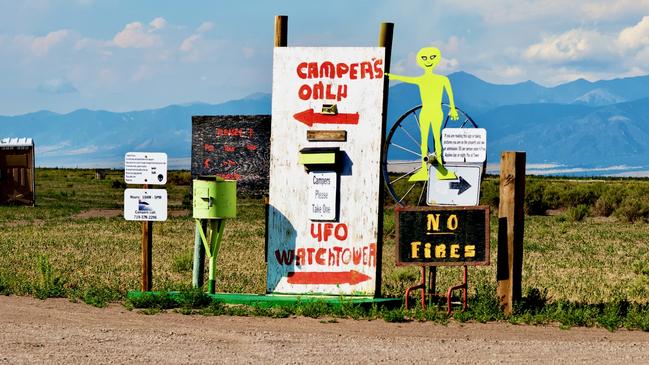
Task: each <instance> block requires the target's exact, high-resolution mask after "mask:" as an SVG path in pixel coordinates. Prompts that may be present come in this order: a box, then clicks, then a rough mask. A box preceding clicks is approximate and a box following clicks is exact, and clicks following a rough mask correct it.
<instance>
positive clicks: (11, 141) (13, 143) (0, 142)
mask: <svg viewBox="0 0 649 365" xmlns="http://www.w3.org/2000/svg"><path fill="white" fill-rule="evenodd" d="M33 145H34V141H33V140H32V139H31V138H2V139H0V147H31V146H33Z"/></svg>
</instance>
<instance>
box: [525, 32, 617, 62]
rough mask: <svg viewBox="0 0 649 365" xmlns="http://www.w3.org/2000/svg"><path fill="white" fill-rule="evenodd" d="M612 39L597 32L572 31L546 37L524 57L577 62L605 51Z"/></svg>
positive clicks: (532, 46)
mask: <svg viewBox="0 0 649 365" xmlns="http://www.w3.org/2000/svg"><path fill="white" fill-rule="evenodd" d="M609 42H610V39H609V38H608V37H606V36H604V35H602V34H600V33H598V32H597V31H593V30H584V29H571V30H569V31H567V32H565V33H562V34H559V35H552V36H549V37H544V38H543V41H541V42H540V43H536V44H533V45H531V46H529V47H528V48H527V49H526V50H525V52H524V53H523V57H525V58H526V59H529V60H542V61H550V62H565V61H577V60H581V59H584V58H586V57H588V56H593V55H595V54H597V53H600V52H602V51H605V47H606V44H608V43H609Z"/></svg>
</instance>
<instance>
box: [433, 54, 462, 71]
mask: <svg viewBox="0 0 649 365" xmlns="http://www.w3.org/2000/svg"><path fill="white" fill-rule="evenodd" d="M459 66H460V62H459V61H458V60H457V59H455V58H448V57H442V59H441V61H439V64H438V65H437V67H436V72H440V73H444V74H448V73H451V72H455V71H457V70H458V69H459Z"/></svg>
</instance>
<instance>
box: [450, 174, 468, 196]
mask: <svg viewBox="0 0 649 365" xmlns="http://www.w3.org/2000/svg"><path fill="white" fill-rule="evenodd" d="M458 177H459V178H460V181H451V182H450V183H449V184H448V187H449V189H455V190H457V195H460V194H462V193H463V192H465V191H467V190H469V188H470V187H471V184H469V182H468V181H466V180H464V178H463V177H462V176H458Z"/></svg>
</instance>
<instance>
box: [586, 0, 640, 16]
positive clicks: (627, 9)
mask: <svg viewBox="0 0 649 365" xmlns="http://www.w3.org/2000/svg"><path fill="white" fill-rule="evenodd" d="M581 10H582V12H583V14H584V15H585V16H586V17H587V18H590V19H596V20H598V19H602V20H610V19H612V18H618V17H624V16H637V15H638V14H643V13H645V14H646V13H647V12H649V0H615V1H610V0H598V1H589V2H588V3H586V4H583V5H581Z"/></svg>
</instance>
